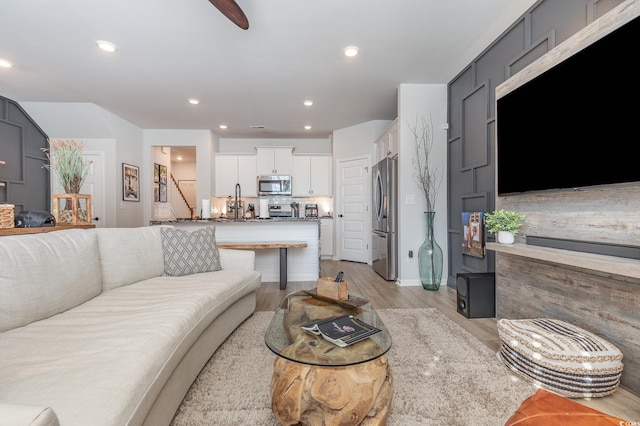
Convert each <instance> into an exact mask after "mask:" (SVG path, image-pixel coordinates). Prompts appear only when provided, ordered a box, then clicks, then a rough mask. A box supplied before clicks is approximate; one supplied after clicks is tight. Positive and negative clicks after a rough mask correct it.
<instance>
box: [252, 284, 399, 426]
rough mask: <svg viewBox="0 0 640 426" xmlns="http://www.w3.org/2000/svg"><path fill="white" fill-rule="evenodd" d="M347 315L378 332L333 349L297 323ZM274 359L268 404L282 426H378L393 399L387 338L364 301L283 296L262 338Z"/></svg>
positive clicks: (297, 294) (352, 297)
mask: <svg viewBox="0 0 640 426" xmlns="http://www.w3.org/2000/svg"><path fill="white" fill-rule="evenodd" d="M341 315H353V316H354V317H356V318H358V319H360V320H362V321H364V322H365V323H367V324H369V325H371V326H373V327H376V328H379V329H381V330H382V331H381V332H379V333H377V334H374V335H372V336H370V337H368V338H366V339H365V340H362V341H359V342H357V343H354V344H352V345H349V346H346V347H339V346H337V345H335V344H333V343H331V342H329V341H327V340H325V339H324V338H323V337H322V336H318V335H315V334H312V333H310V332H307V331H305V330H303V329H302V327H301V326H302V325H303V324H308V323H309V322H313V321H317V320H321V319H325V318H329V317H333V316H341ZM265 343H266V344H267V346H268V347H269V349H271V351H273V352H274V353H275V354H276V355H277V356H278V357H277V358H276V360H275V362H274V366H273V370H274V371H273V377H272V380H271V402H272V409H273V414H274V416H275V417H276V419H277V420H278V421H279V422H280V423H282V424H298V423H302V424H309V425H322V424H341V425H358V424H360V423H362V422H363V420H365V419H366V423H367V425H384V424H385V423H386V421H387V417H388V416H389V410H390V408H391V400H392V397H393V375H392V373H391V367H390V366H389V362H388V360H387V357H386V356H385V354H386V353H387V351H388V350H389V349H390V348H391V335H390V334H389V332H388V331H387V329H386V327H385V326H384V323H383V322H382V320H381V319H380V317H379V316H378V314H377V313H376V311H375V309H374V308H373V306H372V305H371V303H369V301H368V300H366V299H364V298H362V297H359V296H357V295H352V294H350V295H349V298H348V299H347V300H343V301H340V300H335V301H331V300H329V299H327V298H318V297H317V295H316V294H315V293H314V292H312V291H300V292H295V293H291V294H289V295H287V296H286V297H285V298H284V299H283V300H282V301H281V302H280V305H279V306H278V309H277V310H276V312H275V314H274V316H273V319H272V321H271V323H270V325H269V327H268V329H267V332H266V334H265Z"/></svg>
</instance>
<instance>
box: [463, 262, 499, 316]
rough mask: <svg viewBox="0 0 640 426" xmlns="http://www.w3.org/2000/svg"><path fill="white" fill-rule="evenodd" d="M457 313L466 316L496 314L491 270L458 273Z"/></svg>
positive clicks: (493, 279)
mask: <svg viewBox="0 0 640 426" xmlns="http://www.w3.org/2000/svg"><path fill="white" fill-rule="evenodd" d="M456 277H457V282H456V288H457V292H458V296H457V305H458V313H460V314H462V315H464V316H465V317H467V318H492V317H495V316H496V278H495V274H494V273H493V272H475V273H459V274H458V275H457V276H456Z"/></svg>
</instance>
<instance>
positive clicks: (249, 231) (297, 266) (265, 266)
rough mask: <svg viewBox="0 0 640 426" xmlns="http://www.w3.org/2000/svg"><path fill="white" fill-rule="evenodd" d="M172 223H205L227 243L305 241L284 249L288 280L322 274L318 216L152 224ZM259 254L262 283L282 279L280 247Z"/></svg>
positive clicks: (187, 225)
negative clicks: (213, 227) (299, 245)
mask: <svg viewBox="0 0 640 426" xmlns="http://www.w3.org/2000/svg"><path fill="white" fill-rule="evenodd" d="M162 224H166V225H172V226H175V227H177V228H183V229H187V230H195V229H200V228H203V227H205V226H215V227H216V241H217V242H218V243H221V244H222V243H224V244H236V245H237V244H240V243H243V244H248V245H250V244H259V243H269V242H274V241H278V242H291V243H292V244H294V245H298V244H297V243H300V242H304V243H306V247H295V248H291V249H289V250H287V251H285V253H286V254H285V255H286V257H287V260H286V265H287V267H286V268H285V269H286V271H287V276H286V277H284V278H286V279H285V280H284V282H285V283H286V281H311V282H314V283H315V282H316V280H317V279H318V277H319V276H320V220H319V219H317V218H273V219H246V220H245V219H239V220H233V219H196V220H192V219H178V220H169V221H151V225H162ZM255 253H256V263H255V265H256V271H258V272H260V273H261V274H262V281H263V282H278V281H280V282H281V283H282V281H281V277H280V266H281V258H280V257H281V250H280V249H276V248H274V249H263V248H261V249H259V250H255Z"/></svg>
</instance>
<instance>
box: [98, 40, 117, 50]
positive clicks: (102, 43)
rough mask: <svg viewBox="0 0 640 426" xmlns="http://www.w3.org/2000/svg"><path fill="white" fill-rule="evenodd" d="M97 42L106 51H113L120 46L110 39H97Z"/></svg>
mask: <svg viewBox="0 0 640 426" xmlns="http://www.w3.org/2000/svg"><path fill="white" fill-rule="evenodd" d="M96 44H97V45H98V47H99V48H100V49H102V50H104V51H105V52H109V53H113V52H115V51H116V50H118V46H116V45H115V44H113V43H111V42H110V41H105V40H96Z"/></svg>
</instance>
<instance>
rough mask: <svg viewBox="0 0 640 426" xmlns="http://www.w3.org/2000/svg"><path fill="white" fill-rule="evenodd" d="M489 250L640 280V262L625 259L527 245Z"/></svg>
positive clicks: (497, 246) (495, 246) (490, 247)
mask: <svg viewBox="0 0 640 426" xmlns="http://www.w3.org/2000/svg"><path fill="white" fill-rule="evenodd" d="M487 249H488V250H492V251H495V252H496V253H503V254H509V255H513V256H519V257H525V258H529V259H535V260H542V261H545V262H551V263H557V264H559V265H563V266H573V267H576V268H582V269H586V270H590V271H595V272H604V273H606V274H612V275H619V276H624V277H632V278H638V279H640V262H638V261H637V260H634V259H628V258H623V257H615V256H605V255H601V254H593V253H583V252H576V251H570V250H562V249H555V248H550V247H539V246H531V245H527V244H518V243H516V244H508V245H507V244H499V243H487Z"/></svg>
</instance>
